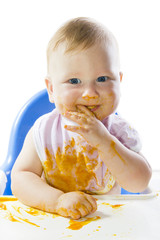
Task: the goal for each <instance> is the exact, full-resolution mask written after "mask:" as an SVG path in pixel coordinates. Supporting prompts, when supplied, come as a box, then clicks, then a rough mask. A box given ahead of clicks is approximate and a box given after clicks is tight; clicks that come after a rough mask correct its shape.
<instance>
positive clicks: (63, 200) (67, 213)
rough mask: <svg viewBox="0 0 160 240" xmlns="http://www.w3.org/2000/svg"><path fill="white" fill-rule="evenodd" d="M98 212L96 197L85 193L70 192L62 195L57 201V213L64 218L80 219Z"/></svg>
mask: <svg viewBox="0 0 160 240" xmlns="http://www.w3.org/2000/svg"><path fill="white" fill-rule="evenodd" d="M96 210H97V203H96V200H95V198H94V197H92V196H91V195H89V194H86V193H83V192H79V191H76V192H68V193H64V194H62V195H61V196H60V197H59V198H58V201H57V205H56V213H58V214H59V215H61V216H63V217H71V218H73V219H79V218H81V217H84V216H86V215H88V214H90V213H93V212H95V211H96Z"/></svg>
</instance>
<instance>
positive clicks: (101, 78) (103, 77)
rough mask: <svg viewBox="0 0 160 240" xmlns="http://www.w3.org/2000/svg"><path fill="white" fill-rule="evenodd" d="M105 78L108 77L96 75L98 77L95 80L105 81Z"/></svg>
mask: <svg viewBox="0 0 160 240" xmlns="http://www.w3.org/2000/svg"><path fill="white" fill-rule="evenodd" d="M107 79H108V77H105V76H101V77H98V78H97V82H106V81H107Z"/></svg>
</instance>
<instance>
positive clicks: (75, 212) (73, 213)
mask: <svg viewBox="0 0 160 240" xmlns="http://www.w3.org/2000/svg"><path fill="white" fill-rule="evenodd" d="M68 213H69V216H70V217H71V218H73V219H75V220H77V219H79V218H81V213H80V212H79V211H78V210H77V209H72V210H69V212H68Z"/></svg>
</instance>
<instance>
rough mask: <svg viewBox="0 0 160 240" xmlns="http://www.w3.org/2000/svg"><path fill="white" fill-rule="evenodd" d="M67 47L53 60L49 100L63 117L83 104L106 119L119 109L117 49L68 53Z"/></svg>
mask: <svg viewBox="0 0 160 240" xmlns="http://www.w3.org/2000/svg"><path fill="white" fill-rule="evenodd" d="M64 47H65V46H64V45H61V46H60V47H59V48H58V49H57V50H56V52H54V53H53V54H52V56H51V58H50V81H48V80H46V83H47V88H48V90H49V92H50V93H49V95H50V99H54V103H55V105H56V107H57V108H58V110H59V112H60V113H62V114H63V113H64V112H66V111H77V105H84V106H86V107H87V108H88V109H90V111H92V112H93V113H94V114H95V116H96V117H97V118H98V119H99V120H103V119H104V118H105V117H107V116H109V115H110V114H111V113H113V112H114V111H115V110H116V107H117V105H118V102H119V99H120V80H121V73H120V72H119V57H118V53H117V49H116V48H114V47H112V46H108V47H106V46H104V45H102V44H97V45H94V46H92V47H91V48H89V49H87V50H83V51H81V52H73V53H67V54H65V53H64V50H65V48H64ZM48 82H50V84H48Z"/></svg>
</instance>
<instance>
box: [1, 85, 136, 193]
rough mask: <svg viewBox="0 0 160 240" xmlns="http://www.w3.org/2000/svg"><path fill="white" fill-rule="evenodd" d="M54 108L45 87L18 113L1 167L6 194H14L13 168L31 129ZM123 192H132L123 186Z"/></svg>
mask: <svg viewBox="0 0 160 240" xmlns="http://www.w3.org/2000/svg"><path fill="white" fill-rule="evenodd" d="M54 108H55V105H54V104H53V103H50V102H49V99H48V93H47V90H46V89H44V90H42V91H40V92H38V93H37V94H35V95H34V96H33V97H32V98H31V99H30V100H29V101H28V102H27V103H26V104H25V105H24V106H23V107H22V109H21V110H20V112H19V113H18V115H17V117H16V119H15V121H14V123H13V126H12V130H11V134H10V140H9V146H8V153H7V158H6V161H5V162H4V164H3V165H2V167H1V169H2V170H3V171H4V172H5V174H6V176H7V185H6V189H5V192H4V195H12V191H11V170H12V167H13V165H14V163H15V160H16V159H17V157H18V155H19V153H20V151H21V149H22V146H23V143H24V139H25V137H26V135H27V133H28V131H29V129H30V128H31V127H32V126H33V124H34V122H35V121H36V120H37V119H38V118H39V117H40V116H42V115H44V114H46V113H48V112H51V111H52V110H53V109H54ZM116 114H117V113H116ZM121 194H132V193H130V192H127V191H126V190H124V189H123V188H122V190H121Z"/></svg>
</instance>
